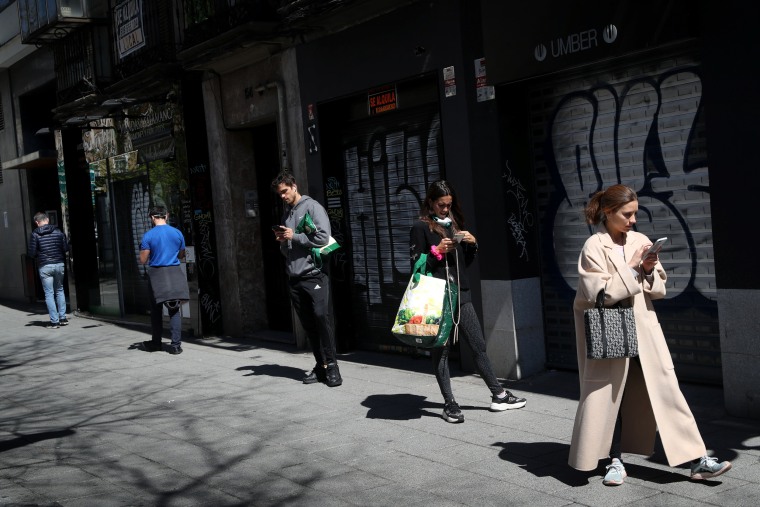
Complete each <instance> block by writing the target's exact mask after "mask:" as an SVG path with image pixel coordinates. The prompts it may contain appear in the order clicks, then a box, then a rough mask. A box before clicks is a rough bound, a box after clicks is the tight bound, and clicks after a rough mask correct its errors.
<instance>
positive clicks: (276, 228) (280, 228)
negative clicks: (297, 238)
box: [272, 225, 285, 232]
mask: <svg viewBox="0 0 760 507" xmlns="http://www.w3.org/2000/svg"><path fill="white" fill-rule="evenodd" d="M272 230H273V231H274V232H282V231H284V230H285V227H284V226H282V225H273V226H272Z"/></svg>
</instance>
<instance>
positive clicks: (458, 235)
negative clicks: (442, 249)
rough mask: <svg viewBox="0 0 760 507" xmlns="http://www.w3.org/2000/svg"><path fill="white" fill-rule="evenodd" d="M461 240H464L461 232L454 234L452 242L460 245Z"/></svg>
mask: <svg viewBox="0 0 760 507" xmlns="http://www.w3.org/2000/svg"><path fill="white" fill-rule="evenodd" d="M463 239H464V233H463V232H457V233H456V234H454V241H456V242H457V243H461V242H462V240H463Z"/></svg>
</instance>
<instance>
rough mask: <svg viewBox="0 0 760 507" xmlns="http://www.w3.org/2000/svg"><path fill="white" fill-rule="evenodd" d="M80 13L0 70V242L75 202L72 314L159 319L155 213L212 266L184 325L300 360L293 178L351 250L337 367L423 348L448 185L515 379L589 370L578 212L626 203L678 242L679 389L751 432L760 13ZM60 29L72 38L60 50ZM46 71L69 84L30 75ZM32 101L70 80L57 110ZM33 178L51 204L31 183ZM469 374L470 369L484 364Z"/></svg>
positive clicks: (30, 36) (676, 3)
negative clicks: (281, 239)
mask: <svg viewBox="0 0 760 507" xmlns="http://www.w3.org/2000/svg"><path fill="white" fill-rule="evenodd" d="M81 3H82V6H83V9H82V11H81V16H80V18H83V19H86V20H87V21H86V22H84V21H81V20H80V21H77V22H75V21H73V20H72V19H71V18H72V16H73V17H76V16H74V14H75V13H73V12H69V13H68V15H67V16H62V15H61V12H62V11H60V10H59V11H58V15H57V16H53V18H55V19H53V20H52V21H49V22H48V23H47V24H46V25H45V24H43V25H41V26H42V27H38V25H39V23H38V22H36V21H35V23H30V20H31V18H30V17H29V16H27V17H26V18H25V17H24V14H23V8H22V9H21V12H22V14H21V16H20V19H21V23H20V26H21V30H20V32H21V38H22V39H24V37H27V40H25V41H24V42H27V43H29V44H37V45H39V46H41V47H42V49H41V50H38V51H37V52H36V53H34V54H32V53H31V52H29V55H27V56H26V58H25V62H26V63H24V66H20V65H19V64H18V63H14V65H13V66H10V67H7V68H3V70H0V98H2V100H3V103H4V104H5V103H12V104H14V109H13V112H12V116H13V121H14V128H13V130H12V133H11V132H9V129H8V128H7V126H6V128H5V129H0V135H1V136H4V137H3V151H2V153H0V156H1V157H2V160H3V167H4V168H5V167H6V159H7V160H11V161H12V163H11V164H10V165H12V166H13V167H16V168H17V169H18V170H17V171H16V172H13V173H11V174H13V175H14V176H13V178H16V180H14V181H15V182H14V183H13V185H14V187H13V190H12V191H10V192H8V191H6V189H7V188H10V187H4V189H3V192H5V194H4V195H7V196H8V197H7V205H6V204H5V203H4V206H5V208H4V211H5V210H7V211H8V212H9V215H8V216H9V217H10V219H9V223H10V224H11V225H9V226H6V229H3V230H4V231H5V230H8V234H9V235H13V236H14V237H16V238H22V237H23V236H24V235H25V234H27V233H28V232H29V231H28V226H27V225H21V224H24V220H26V219H25V218H24V217H23V216H22V215H24V214H25V213H26V214H27V215H29V213H33V211H32V210H34V209H36V208H37V207H38V206H47V205H43V204H42V202H40V201H39V200H40V199H43V198H44V195H45V192H48V193H51V194H52V195H53V196H54V197H55V196H56V192H58V193H59V194H60V202H59V203H58V207H59V208H60V213H61V221H62V225H63V226H65V227H66V228H67V231H68V233H69V234H70V237H71V240H72V248H73V249H74V256H73V257H74V260H75V264H74V266H72V268H73V269H72V270H71V272H72V275H73V278H74V281H73V283H72V284H71V290H70V297H71V298H72V307H75V308H80V309H81V310H83V311H89V312H91V313H96V314H101V315H108V314H111V315H117V316H119V317H120V318H123V319H127V320H133V321H140V320H141V319H144V318H145V315H146V308H144V304H143V303H144V296H145V291H146V290H147V289H146V285H145V278H144V276H143V275H144V274H143V273H141V267H140V266H139V265H138V264H137V263H136V253H137V251H136V248H137V246H138V245H139V239H138V238H139V237H140V236H141V234H142V233H143V232H144V230H145V227H146V225H145V223H144V210H145V209H146V208H147V207H148V206H149V205H151V204H158V203H162V204H166V205H167V206H168V207H169V208H170V210H171V212H172V215H173V216H174V217H175V222H174V225H175V226H177V227H178V228H180V229H181V230H182V231H183V233H184V234H185V238H186V242H187V244H188V246H189V247H190V248H191V252H192V255H191V260H190V261H189V262H188V263H187V265H186V268H187V273H188V278H189V279H190V281H191V283H192V284H193V285H192V287H193V289H194V291H193V292H195V293H196V294H195V295H194V297H193V300H192V301H191V303H190V304H189V305H188V308H186V310H185V312H183V313H184V314H185V315H186V316H187V317H188V318H187V319H186V322H185V328H186V330H188V331H189V330H192V332H193V333H195V334H198V335H200V336H204V335H228V336H235V337H247V336H259V337H265V338H268V339H278V340H285V341H291V342H295V343H296V344H298V345H300V346H302V345H303V344H304V338H303V333H302V332H301V330H300V328H299V325H298V322H297V319H295V318H294V316H293V313H292V311H291V309H290V302H289V299H288V295H287V284H286V277H285V273H284V269H283V266H282V261H281V259H280V255H279V252H278V248H277V244H276V242H275V241H274V240H273V238H272V235H271V233H270V232H269V230H270V226H271V225H273V224H275V223H278V222H279V219H280V215H281V213H282V207H281V203H280V202H279V200H278V199H277V198H276V197H275V196H274V195H273V194H272V192H271V190H270V188H269V182H270V181H271V180H272V178H273V177H274V176H275V175H276V174H277V172H279V171H280V170H282V169H286V170H290V171H292V172H293V173H294V175H295V176H296V178H297V179H298V181H299V186H300V188H301V190H302V191H304V193H307V194H309V195H311V196H312V197H314V198H316V199H317V200H319V201H320V202H322V203H323V204H324V205H325V207H326V208H327V211H328V213H329V215H330V218H331V223H332V228H333V236H334V237H335V238H336V239H337V240H338V241H339V242H340V243H341V245H342V248H341V249H340V250H338V251H337V252H336V253H334V254H333V255H332V257H331V260H330V272H331V276H332V278H333V281H334V290H333V300H334V306H335V308H336V324H337V338H338V346H339V350H340V351H344V352H345V351H350V350H353V349H367V350H379V351H389V352H395V353H403V354H407V353H408V354H418V353H419V352H420V351H416V350H413V349H409V348H405V347H403V346H401V344H400V343H398V342H396V341H395V340H394V338H393V337H392V335H391V333H390V325H391V323H392V321H393V317H394V315H395V312H396V310H397V308H398V304H399V301H400V298H401V296H402V294H403V291H404V288H405V286H406V284H407V282H408V278H409V274H410V263H409V246H408V242H409V227H410V226H411V224H412V222H413V221H414V220H415V219H416V217H417V213H418V210H419V207H420V204H421V201H422V199H423V198H424V195H425V191H426V189H427V187H428V185H429V184H430V183H431V182H432V181H434V180H436V179H440V178H445V179H447V180H449V181H451V182H452V183H453V185H454V186H455V187H456V189H457V192H458V194H459V197H460V199H461V200H462V203H463V205H464V209H465V214H466V218H467V228H468V229H469V230H471V231H472V232H473V233H474V234H475V235H476V236H477V237H478V242H479V246H480V249H479V255H478V259H477V261H476V263H475V264H474V265H473V266H471V268H470V269H469V274H470V277H471V286H472V289H473V296H474V298H473V300H474V303H475V306H476V308H477V310H478V312H479V313H480V315H481V316H482V320H483V326H484V331H485V334H486V338H487V342H488V354H489V357H490V358H491V360H492V362H493V364H494V366H495V369H496V371H497V374H498V375H499V376H501V377H506V378H513V379H520V378H524V377H526V376H529V375H531V374H533V373H536V372H538V371H541V370H542V369H544V368H546V367H550V368H567V369H573V368H575V357H576V350H575V338H574V336H573V322H572V299H573V295H574V291H575V283H576V277H577V267H576V263H577V256H578V253H579V251H580V248H581V246H582V244H583V242H584V241H585V239H586V238H587V237H588V236H589V234H590V233H591V232H592V231H591V230H590V229H589V227H588V226H587V225H585V223H584V222H583V215H582V209H583V207H584V205H585V203H586V202H587V200H588V197H589V196H590V195H592V194H593V192H595V191H597V190H600V189H602V188H604V187H606V186H609V185H611V184H613V183H625V184H627V185H630V186H631V187H633V188H634V189H635V190H636V191H637V192H638V194H639V199H640V208H641V214H640V217H639V223H638V226H637V228H638V230H639V231H640V232H642V233H644V234H647V235H648V236H650V237H651V238H652V239H655V238H657V237H662V236H667V237H668V238H669V239H668V243H667V245H666V247H665V250H664V252H663V254H662V255H661V259H662V260H663V264H664V265H665V268H666V269H667V270H668V275H669V280H668V296H667V298H666V299H665V300H664V301H661V302H658V304H657V311H658V315H659V317H660V320H661V322H662V325H663V329H664V332H665V335H666V337H667V339H668V343H669V346H670V349H671V353H672V359H673V364H674V367H675V368H676V370H677V373H678V374H679V377H680V378H681V379H682V380H690V381H696V382H704V383H711V384H722V385H723V386H724V388H725V393H726V405H727V407H728V409H729V411H730V412H731V413H732V414H734V415H740V416H751V417H760V412H759V411H760V405H759V404H758V402H757V399H760V394H758V391H757V390H756V388H755V387H754V386H755V385H757V384H758V379H757V377H756V376H754V374H753V373H752V372H754V371H755V369H754V368H752V366H751V365H752V364H754V362H755V361H756V360H757V355H756V353H754V352H753V350H756V348H757V347H755V346H754V345H756V343H755V342H756V340H757V336H758V333H757V324H756V323H755V322H754V320H753V319H748V318H746V317H743V315H744V314H745V313H751V312H748V311H747V310H748V309H751V308H753V307H754V306H756V303H757V293H758V292H757V291H758V285H759V284H758V282H759V281H758V275H757V274H756V270H747V269H745V268H744V267H743V265H742V263H741V262H740V258H739V255H740V253H739V252H741V251H742V250H740V249H737V248H736V245H735V242H736V239H737V238H741V237H743V236H744V235H746V232H745V231H744V230H743V228H742V226H743V225H744V224H745V223H746V221H745V219H744V217H745V216H747V217H751V216H752V208H751V203H752V199H751V198H750V199H748V198H745V197H743V196H742V195H741V194H738V193H737V189H738V188H752V185H753V184H754V183H756V179H757V175H756V172H753V171H751V169H750V167H749V164H750V163H751V162H750V161H751V160H752V154H751V153H750V152H749V150H750V149H751V147H752V146H754V143H753V132H754V129H753V127H754V122H753V121H752V120H753V119H754V111H755V109H756V108H757V107H758V105H757V100H756V99H755V98H754V94H753V88H752V86H751V85H752V84H754V80H755V79H756V78H755V76H756V75H757V73H755V72H754V66H755V65H756V64H755V63H752V62H753V61H754V60H753V59H752V58H751V55H753V52H752V51H753V49H755V48H756V46H757V43H756V42H755V41H754V40H752V39H751V37H750V36H749V35H748V34H749V33H751V30H750V29H749V27H748V26H745V25H746V24H747V23H749V22H750V21H749V20H751V19H756V14H757V12H755V11H756V10H757V7H753V6H751V5H744V4H741V5H739V4H737V5H729V4H732V2H729V3H728V4H721V5H714V4H710V3H708V2H697V3H696V4H694V3H687V2H685V1H683V0H668V1H667V2H649V1H647V2H644V3H641V2H637V3H634V2H622V3H621V2H618V3H615V4H609V3H604V2H599V1H596V0H589V1H586V2H582V3H581V4H572V5H570V4H564V3H561V2H548V3H544V4H525V5H516V4H514V3H510V2H500V1H498V0H481V1H477V2H472V1H464V0H432V1H425V2H422V1H414V0H374V1H365V0H355V1H349V0H346V1H338V2H320V1H304V0H301V1H298V2H295V1H264V0H245V1H240V0H238V1H232V0H215V1H212V0H204V1H193V0H182V1H180V0H177V1H169V0H157V1H155V2H154V1H151V2H146V1H144V2H139V1H136V0H127V1H120V2H115V1H110V2H108V1H105V0H104V1H102V2H98V1H94V0H93V1H92V2H81ZM10 5H15V3H11V4H10ZM18 5H19V7H21V6H22V5H23V6H28V2H18ZM6 10H7V9H6ZM4 12H5V11H3V12H0V14H3V13H4ZM652 13H657V15H653V14H652ZM737 13H738V14H737ZM25 19H26V20H27V21H26V23H27V25H28V26H27V28H26V31H27V32H28V33H27V35H26V36H25V35H24V33H25V24H24V23H25V22H24V20H25ZM35 19H36V18H35ZM45 27H47V28H45ZM56 27H57V28H59V29H65V31H66V33H67V36H66V37H63V38H60V37H59V38H55V37H52V36H50V34H51V33H55V28H56ZM59 33H60V32H59ZM78 47H85V48H89V49H88V50H87V51H79V52H78V51H75V49H76V48H78ZM0 49H2V46H0ZM37 53H39V55H37ZM0 54H2V53H0ZM40 66H41V67H45V68H47V69H48V71H47V72H48V73H47V74H45V73H42V74H39V75H35V78H34V79H32V80H31V81H28V82H27V80H26V79H24V76H25V75H26V74H24V73H25V72H31V71H32V70H33V69H35V67H40ZM50 67H52V74H51V73H50V72H51V69H50ZM25 69H26V70H25ZM30 75H31V74H30ZM46 76H47V77H46ZM22 82H23V83H25V85H24V86H29V87H32V88H34V89H39V90H46V88H45V87H48V88H47V89H48V92H49V91H50V89H51V88H52V90H53V91H54V92H55V95H54V97H55V100H54V101H53V102H54V103H52V104H49V103H50V102H51V99H49V98H47V99H45V100H47V101H48V102H47V103H46V102H44V101H43V100H42V99H41V98H40V99H39V100H37V99H35V95H29V93H30V90H31V88H30V89H29V90H27V89H21V88H19V85H18V84H17V83H22ZM14 83H15V84H14ZM26 83H28V84H26ZM52 83H54V84H52ZM40 93H42V92H40ZM27 95H28V97H26V98H24V97H25V96H27ZM31 104H39V105H37V106H36V109H35V108H34V107H32V106H31ZM45 104H48V105H45ZM5 110H6V111H7V108H6V109H5ZM25 110H26V111H35V110H36V111H37V113H29V114H27V113H24V111H25ZM45 111H48V113H47V114H45ZM29 115H31V116H29ZM29 117H32V118H36V119H35V120H34V121H33V122H30V120H29V119H28V118H29ZM24 118H27V119H24ZM43 120H45V121H44V122H43ZM45 122H50V123H51V124H52V125H54V126H55V127H57V128H53V130H54V131H56V132H57V134H56V135H54V136H51V137H50V138H49V139H48V140H47V141H45V139H44V138H40V137H39V136H36V137H35V139H37V138H39V140H37V141H35V142H37V143H45V142H47V143H48V144H47V145H44V144H36V145H29V144H25V142H26V141H23V140H22V139H26V138H27V137H25V132H26V131H28V130H30V129H31V128H32V127H31V125H34V127H35V128H37V129H39V128H41V127H43V126H45V125H42V123H45ZM6 124H7V115H6ZM32 137H34V136H32ZM6 139H7V140H9V141H12V142H13V144H12V145H7V144H6V142H5V141H6ZM29 139H31V138H29ZM8 146H13V147H15V148H14V149H10V148H8ZM31 153H37V155H34V156H32V157H31V158H30V157H29V155H30V154H31ZM25 157H26V158H25ZM31 159H34V160H37V161H38V162H34V164H35V167H36V166H37V165H43V166H45V167H47V169H46V171H48V173H47V176H46V178H45V180H46V181H47V182H48V183H47V185H48V186H49V187H50V188H52V190H44V188H45V185H38V183H37V181H38V180H37V179H35V181H34V185H33V186H34V188H33V189H32V187H31V186H30V185H29V180H28V177H27V176H26V174H28V173H29V172H30V171H31V170H32V166H31V165H30V164H31V162H30V160H31ZM9 167H10V166H9ZM3 174H4V175H6V178H7V175H8V174H9V171H8V170H5V169H4V172H3ZM35 174H43V173H42V172H40V173H35ZM6 181H7V179H6ZM737 183H738V184H739V185H740V187H739V186H737ZM4 185H5V184H4ZM16 188H19V189H21V190H23V189H24V188H26V190H25V191H22V192H21V195H22V196H25V195H29V196H30V197H24V198H23V199H27V200H26V201H23V199H21V200H19V198H18V197H17V192H16V190H15V189H16ZM24 192H26V193H24ZM38 194H39V195H38ZM32 196H34V197H32ZM33 199H36V200H37V202H35V203H34V205H32V203H31V200H33ZM53 208H54V206H53V205H50V209H53ZM16 215H19V216H18V217H17V216H16ZM26 218H28V216H27V217H26ZM19 220H20V221H19ZM27 221H28V220H27ZM742 233H744V234H742ZM9 237H10V236H9ZM7 243H8V242H3V245H2V248H5V249H6V250H2V254H3V258H4V259H6V258H9V259H11V262H10V263H4V264H6V265H8V266H11V268H4V269H6V272H4V273H3V275H2V276H3V278H2V279H0V280H2V283H3V285H4V286H5V285H7V286H8V287H11V288H13V291H12V292H10V293H9V294H11V293H12V294H16V295H17V296H18V297H19V298H21V297H24V294H25V292H24V290H25V289H24V288H23V286H24V283H23V279H24V276H23V270H22V269H21V267H19V268H18V271H16V272H14V273H9V272H8V271H14V270H13V268H12V266H13V263H16V264H17V265H19V266H20V265H21V263H22V260H21V257H20V255H21V253H20V252H22V250H19V249H18V248H12V247H8V245H7ZM14 257H17V259H16V260H13V258H14ZM78 263H79V264H80V266H83V267H81V268H80V269H77V264H78ZM93 266H97V269H93V268H92V267H93ZM14 297H16V296H14ZM455 356H456V357H458V358H459V359H460V361H461V364H462V365H463V366H464V368H465V369H468V370H471V369H473V365H472V361H471V358H470V354H469V350H468V349H467V347H465V346H461V347H458V348H457V350H456V351H455Z"/></svg>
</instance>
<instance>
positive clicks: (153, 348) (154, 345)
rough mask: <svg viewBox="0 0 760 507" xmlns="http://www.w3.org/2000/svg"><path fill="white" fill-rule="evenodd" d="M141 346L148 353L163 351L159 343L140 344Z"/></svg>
mask: <svg viewBox="0 0 760 507" xmlns="http://www.w3.org/2000/svg"><path fill="white" fill-rule="evenodd" d="M142 344H143V348H144V349H145V350H147V351H148V352H158V351H159V350H163V349H164V346H163V345H162V344H161V343H156V342H154V341H149V342H142Z"/></svg>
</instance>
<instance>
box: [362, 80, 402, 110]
mask: <svg viewBox="0 0 760 507" xmlns="http://www.w3.org/2000/svg"><path fill="white" fill-rule="evenodd" d="M367 107H368V108H369V115H370V116H375V115H376V114H381V113H387V112H389V111H395V110H396V109H398V95H396V87H395V86H391V87H387V88H383V89H381V90H373V91H370V92H369V93H368V94H367Z"/></svg>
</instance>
